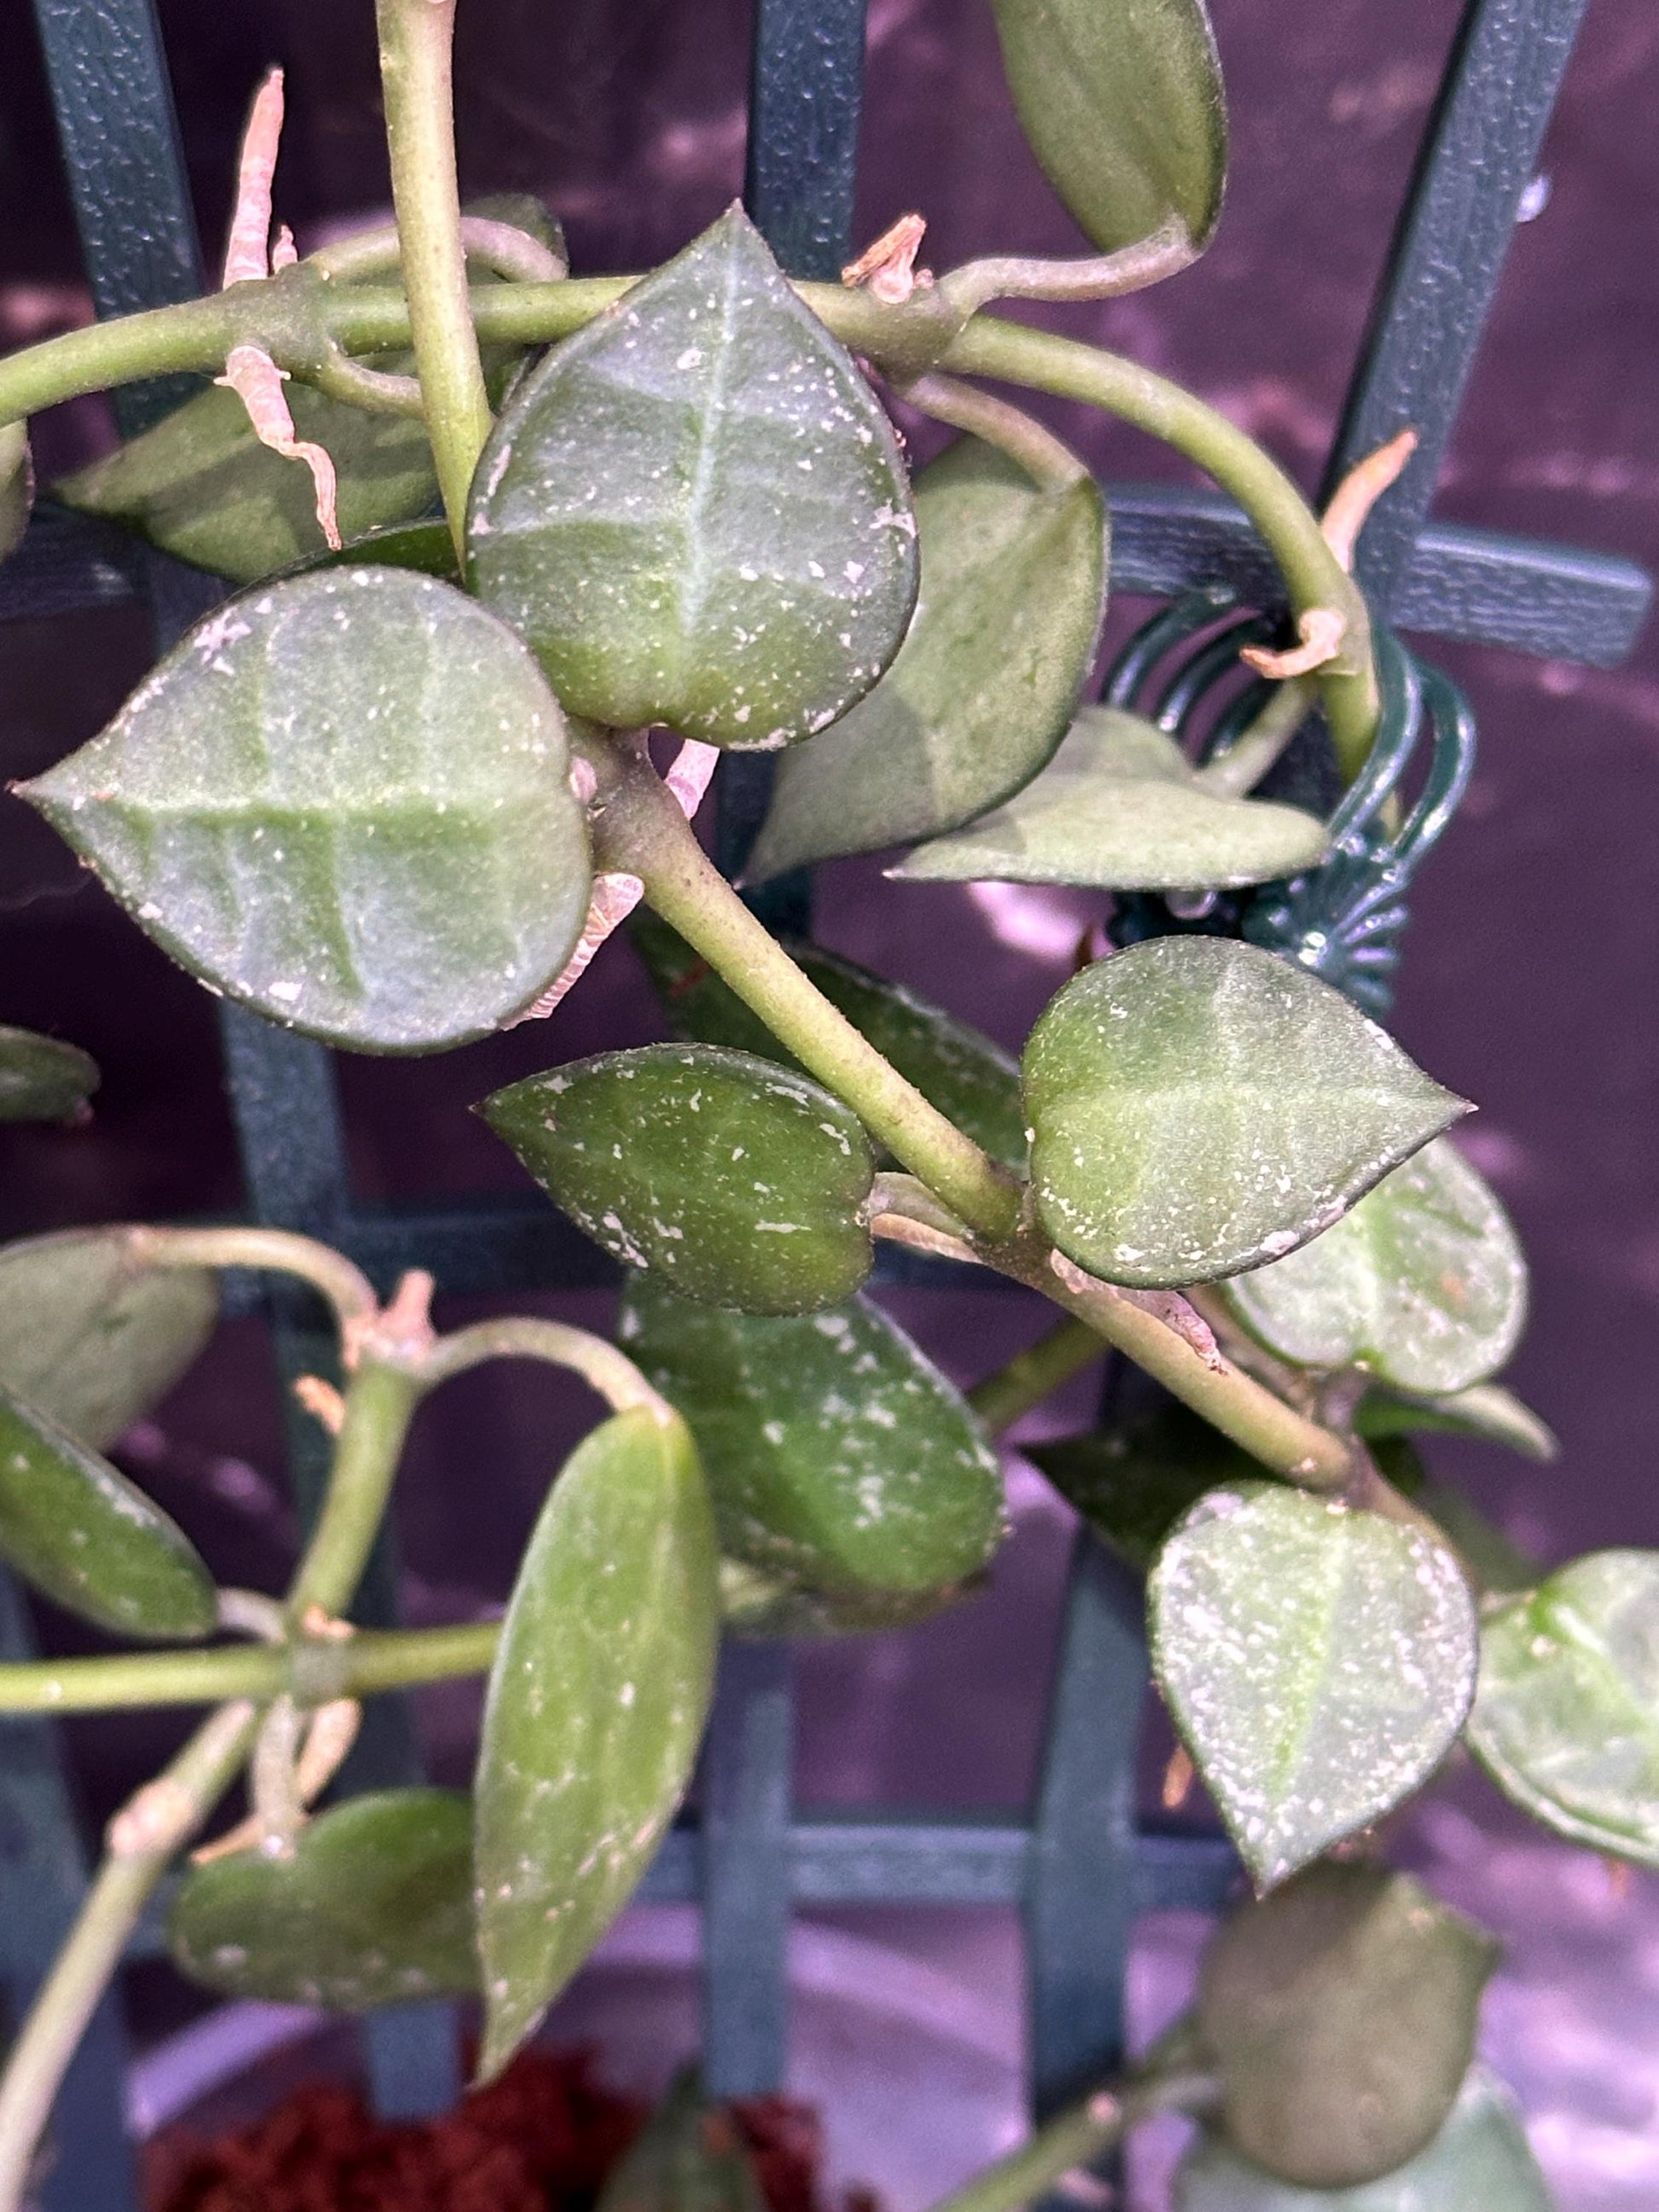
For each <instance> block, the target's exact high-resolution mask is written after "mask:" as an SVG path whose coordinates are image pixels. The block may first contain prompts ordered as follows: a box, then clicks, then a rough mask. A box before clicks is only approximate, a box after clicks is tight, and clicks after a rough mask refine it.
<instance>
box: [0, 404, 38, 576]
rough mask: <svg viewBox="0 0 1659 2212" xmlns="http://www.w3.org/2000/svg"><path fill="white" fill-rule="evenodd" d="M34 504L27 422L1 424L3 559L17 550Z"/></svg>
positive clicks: (0, 554)
mask: <svg viewBox="0 0 1659 2212" xmlns="http://www.w3.org/2000/svg"><path fill="white" fill-rule="evenodd" d="M33 505H34V469H33V463H32V462H31V460H30V459H29V426H28V424H27V422H6V423H0V561H3V560H5V558H6V557H7V556H8V555H9V554H11V553H13V552H15V550H16V549H17V548H18V546H20V545H21V544H22V542H23V533H24V532H25V531H26V530H27V528H28V526H29V512H30V509H31V508H32V507H33Z"/></svg>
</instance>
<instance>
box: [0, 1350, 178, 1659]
mask: <svg viewBox="0 0 1659 2212" xmlns="http://www.w3.org/2000/svg"><path fill="white" fill-rule="evenodd" d="M0 1559H4V1560H5V1562H6V1564H7V1565H8V1566H11V1567H15V1569H16V1571H17V1572H18V1573H19V1574H20V1575H21V1576H22V1577H23V1578H24V1580H25V1581H26V1582H27V1583H32V1584H33V1587H34V1588H35V1589H38V1590H40V1591H43V1592H44V1593H45V1595H46V1596H47V1597H49V1598H52V1599H53V1600H54V1601H56V1602H57V1603H58V1604H59V1605H61V1606H64V1607H67V1608H68V1609H69V1611H70V1612H71V1613H79V1614H80V1616H81V1618H82V1620H91V1621H95V1622H96V1623H97V1625H98V1626H99V1627H100V1628H108V1629H112V1630H113V1631H114V1632H115V1633H116V1634H117V1635H120V1636H137V1637H146V1638H158V1639H167V1638H190V1637H197V1636H207V1635H209V1634H210V1633H211V1632H212V1630H213V1628H214V1627H215V1626H216V1622H217V1620H218V1598H217V1594H216V1591H215V1589H214V1587H213V1577H212V1576H211V1575H210V1574H209V1572H208V1571H207V1569H206V1567H205V1566H204V1565H203V1563H202V1560H201V1559H200V1557H199V1555H198V1554H197V1551H196V1548H195V1547H194V1545H192V1544H191V1541H190V1540H189V1538H188V1537H187V1536H186V1535H185V1533H184V1531H183V1530H182V1529H181V1528H179V1527H178V1526H177V1525H176V1524H175V1523H174V1522H173V1521H171V1520H169V1518H168V1517H167V1515H166V1514H165V1513H163V1512H162V1510H161V1507H160V1506H159V1505H156V1504H153V1503H152V1502H151V1500H150V1499H149V1498H146V1497H145V1495H144V1493H143V1491H142V1490H140V1489H139V1488H138V1487H137V1485H136V1484H133V1483H131V1482H129V1481H128V1480H127V1479H126V1477H125V1475H124V1474H121V1473H120V1472H119V1470H118V1468H112V1466H111V1465H110V1463H109V1462H108V1461H107V1460H106V1459H103V1458H101V1457H100V1455H99V1454H98V1453H96V1452H94V1451H89V1450H88V1449H87V1447H86V1446H85V1445H84V1444H82V1443H78V1442H77V1441H76V1438H75V1437H72V1436H70V1433H69V1431H68V1430H67V1429H63V1428H60V1427H59V1426H58V1424H57V1422H56V1421H53V1420H49V1419H47V1417H46V1415H45V1414H44V1413H40V1412H39V1411H38V1410H37V1409H36V1408H35V1407H33V1406H30V1405H27V1404H26V1403H25V1402H24V1401H23V1400H22V1399H21V1398H17V1397H15V1396H14V1395H12V1394H11V1392H10V1391H9V1390H0Z"/></svg>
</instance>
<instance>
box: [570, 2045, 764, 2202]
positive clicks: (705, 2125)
mask: <svg viewBox="0 0 1659 2212" xmlns="http://www.w3.org/2000/svg"><path fill="white" fill-rule="evenodd" d="M765 2206H766V2199H765V2197H764V2196H763V2194H762V2192H761V2186H760V2184H759V2182H758V2181H757V2179H756V2178H755V2169H754V2167H753V2166H752V2165H751V2164H750V2159H749V2154H748V2152H747V2151H746V2150H745V2149H744V2146H743V2142H742V2138H741V2137H740V2136H738V2131H737V2130H736V2128H735V2127H734V2126H733V2125H732V2121H731V2119H730V2118H729V2117H728V2116H727V2115H726V2112H723V2111H722V2110H721V2108H720V2106H718V2105H712V2104H710V2103H709V2101H708V2099H707V2098H706V2097H705V2096H704V2095H703V2093H702V2085H701V2084H700V2082H699V2081H698V2079H697V2074H696V2068H695V2067H688V2068H687V2069H685V2071H684V2073H682V2074H681V2075H680V2076H679V2077H678V2080H677V2081H675V2082H674V2083H673V2084H672V2086H671V2088H670V2089H669V2092H668V2094H667V2096H666V2097H665V2099H664V2100H663V2101H662V2103H661V2104H660V2105H659V2106H658V2108H657V2110H656V2111H655V2112H653V2114H652V2116H651V2118H650V2119H649V2120H648V2121H647V2124H646V2126H645V2127H644V2129H643V2130H641V2133H640V2134H639V2135H638V2136H635V2139H634V2142H633V2145H632V2147H631V2148H629V2151H628V2153H627V2154H626V2155H625V2156H624V2157H623V2158H621V2159H619V2160H617V2164H616V2165H615V2166H612V2167H611V2172H609V2173H608V2174H607V2175H606V2177H605V2187H604V2188H603V2189H602V2190H601V2191H600V2192H599V2208H598V2212H765Z"/></svg>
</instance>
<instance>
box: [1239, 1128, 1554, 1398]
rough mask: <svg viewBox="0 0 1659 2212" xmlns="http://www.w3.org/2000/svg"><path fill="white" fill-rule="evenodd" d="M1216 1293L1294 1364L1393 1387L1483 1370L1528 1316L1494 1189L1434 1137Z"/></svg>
mask: <svg viewBox="0 0 1659 2212" xmlns="http://www.w3.org/2000/svg"><path fill="white" fill-rule="evenodd" d="M1225 1296H1226V1298H1227V1301H1228V1304H1230V1305H1231V1308H1232V1310H1233V1311H1234V1313H1235V1314H1237V1316H1238V1318H1239V1320H1240V1321H1242V1322H1243V1323H1244V1326H1245V1327H1246V1328H1248V1329H1249V1330H1250V1331H1251V1332H1252V1334H1255V1336H1257V1337H1259V1338H1260V1339H1261V1342H1262V1343H1263V1344H1265V1345H1267V1346H1268V1348H1269V1349H1270V1350H1271V1351H1273V1352H1278V1353H1279V1355H1280V1357H1281V1358H1285V1359H1289V1360H1291V1361H1293V1362H1294V1363H1295V1364H1296V1365H1297V1366H1298V1367H1362V1368H1364V1370H1366V1372H1367V1373H1368V1374H1372V1375H1375V1376H1377V1377H1378V1378H1379V1380H1380V1381H1382V1382H1384V1383H1393V1384H1394V1385H1395V1387H1396V1388H1397V1389H1401V1390H1417V1391H1426V1392H1443V1391H1448V1392H1449V1391H1455V1390H1463V1389H1468V1387H1469V1385H1470V1384H1471V1383H1479V1382H1480V1381H1482V1380H1483V1379H1484V1378H1485V1377H1486V1376H1488V1375H1492V1374H1495V1373H1496V1372H1497V1370H1498V1368H1500V1367H1501V1366H1503V1364H1504V1362H1505V1360H1507V1359H1508V1358H1509V1356H1510V1353H1511V1352H1513V1351H1514V1349H1515V1347H1516V1343H1517V1342H1518V1341H1519V1340H1520V1335H1521V1331H1522V1328H1523V1327H1524V1326H1525V1323H1526V1318H1527V1261H1526V1255H1525V1254H1524V1253H1523V1252H1522V1249H1521V1244H1520V1240H1519V1239H1518V1238H1517V1237H1516V1233H1515V1231H1514V1229H1513V1228H1512V1227H1511V1226H1510V1218H1509V1216H1508V1215H1507V1214H1506V1213H1505V1212H1504V1209H1503V1207H1502V1206H1500V1205H1499V1204H1498V1198H1497V1195H1496V1194H1495V1193H1494V1192H1493V1191H1492V1188H1491V1187H1490V1186H1489V1185H1488V1184H1487V1182H1486V1180H1485V1178H1484V1177H1483V1176H1480V1175H1479V1174H1477V1173H1476V1171H1475V1170H1474V1168H1472V1167H1471V1166H1470V1165H1469V1164H1468V1161H1467V1160H1466V1159H1465V1158H1463V1156H1462V1153H1461V1152H1458V1151H1457V1149H1456V1147H1455V1146H1453V1145H1451V1144H1449V1143H1448V1142H1446V1141H1445V1140H1444V1139H1440V1140H1438V1141H1437V1142H1436V1143H1434V1144H1430V1145H1425V1146H1424V1147H1423V1149H1422V1151H1421V1152H1419V1153H1417V1154H1416V1155H1415V1156H1414V1157H1413V1158H1411V1159H1409V1160H1407V1162H1406V1163H1405V1164H1404V1165H1403V1166H1401V1167H1397V1168H1395V1170H1394V1172H1393V1173H1392V1174H1391V1175H1387V1176H1384V1177H1383V1180H1382V1182H1380V1183H1378V1184H1377V1186H1376V1188H1375V1189H1374V1190H1370V1191H1368V1192H1367V1193H1366V1194H1365V1195H1364V1198H1362V1199H1361V1200H1360V1201H1359V1203H1358V1205H1357V1206H1355V1207H1354V1208H1353V1209H1352V1212H1349V1213H1346V1214H1345V1215H1344V1216H1343V1218H1342V1219H1341V1220H1340V1221H1338V1222H1334V1223H1333V1224H1332V1225H1331V1227H1330V1228H1328V1229H1327V1230H1324V1231H1322V1232H1321V1234H1320V1235H1319V1236H1317V1237H1315V1238H1314V1239H1313V1241H1312V1243H1309V1244H1304V1246H1303V1248H1302V1249H1301V1250H1300V1251H1299V1252H1293V1253H1291V1255H1290V1257H1289V1258H1288V1259H1285V1260H1276V1261H1273V1264H1272V1265H1271V1266H1270V1267H1257V1268H1255V1269H1254V1270H1252V1272H1251V1273H1249V1274H1245V1275H1236V1276H1235V1277H1234V1278H1233V1279H1232V1281H1231V1282H1230V1283H1229V1284H1228V1285H1227V1289H1226V1291H1225Z"/></svg>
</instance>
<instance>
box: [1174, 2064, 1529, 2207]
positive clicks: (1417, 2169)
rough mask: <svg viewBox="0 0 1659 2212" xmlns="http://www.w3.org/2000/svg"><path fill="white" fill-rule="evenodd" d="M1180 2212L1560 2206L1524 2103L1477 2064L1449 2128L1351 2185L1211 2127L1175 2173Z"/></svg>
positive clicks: (1462, 2091) (1176, 2196)
mask: <svg viewBox="0 0 1659 2212" xmlns="http://www.w3.org/2000/svg"><path fill="white" fill-rule="evenodd" d="M1174 2212H1555V2200H1554V2198H1553V2197H1552V2196H1551V2195H1550V2191H1549V2185H1548V2184H1547V2182H1546V2180H1545V2179H1544V2176H1543V2174H1542V2172H1541V2171H1540V2168H1539V2165H1538V2161H1537V2160H1536V2159H1535V2158H1534V2156H1533V2154H1532V2150H1531V2148H1530V2146H1529V2145H1528V2142H1527V2135H1526V2130H1525V2129H1524V2128H1523V2127H1522V2124H1521V2115H1520V2113H1519V2112H1518V2111H1517V2110H1516V2103H1515V2100H1514V2099H1513V2097H1511V2096H1510V2093H1509V2091H1508V2090H1507V2089H1506V2088H1505V2087H1504V2085H1503V2083H1502V2082H1501V2081H1499V2080H1498V2077H1497V2075H1495V2074H1492V2073H1489V2072H1488V2071H1487V2069H1486V2068H1485V2067H1484V2066H1472V2067H1471V2068H1470V2069H1469V2071H1468V2075H1467V2076H1466V2077H1465V2080H1464V2083H1463V2087H1462V2089H1461V2090H1460V2091H1459V2093H1458V2098H1457V2102H1456V2104H1455V2106H1453V2107H1452V2112H1451V2117H1450V2118H1449V2120H1448V2121H1447V2122H1446V2124H1445V2125H1444V2127H1443V2128H1442V2129H1441V2130H1440V2132H1439V2134H1438V2135H1437V2136H1436V2137H1435V2139H1434V2141H1433V2142H1431V2143H1430V2144H1429V2145H1428V2147H1427V2148H1426V2149H1424V2150H1420V2151H1419V2153H1418V2154H1417V2156H1416V2157H1415V2158H1412V2159H1407V2161H1406V2163H1405V2165H1404V2166H1396V2167H1395V2171H1394V2172H1392V2173H1385V2174H1383V2175H1382V2176H1381V2177H1380V2179H1377V2180H1376V2181H1362V2182H1358V2183H1357V2184H1356V2185H1354V2186H1353V2187H1352V2189H1303V2188H1301V2187H1299V2186H1298V2185H1297V2184H1296V2183H1295V2182H1293V2181H1278V2180H1275V2179H1274V2178H1273V2175H1272V2174H1270V2173H1264V2172H1262V2171H1261V2167H1260V2166H1255V2165H1252V2164H1251V2162H1250V2161H1249V2160H1248V2159H1246V2158H1243V2157H1242V2156H1241V2155H1240V2154H1239V2153H1238V2152H1237V2151H1236V2150H1234V2149H1232V2148H1231V2147H1230V2146H1229V2145H1228V2144H1227V2143H1225V2142H1223V2141H1222V2140H1221V2139H1220V2138H1219V2137H1218V2136H1214V2135H1208V2134H1206V2135H1203V2136H1200V2138H1199V2139H1198V2141H1197V2142H1194V2145H1193V2146H1192V2148H1191V2149H1190V2150H1188V2153H1187V2154H1186V2156H1185V2158H1184V2159H1183V2160H1182V2162H1181V2166H1180V2167H1179V2169H1178V2171H1177V2172H1176V2179H1175V2197H1174Z"/></svg>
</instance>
